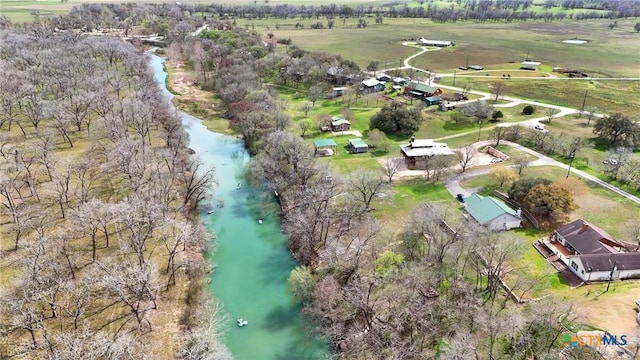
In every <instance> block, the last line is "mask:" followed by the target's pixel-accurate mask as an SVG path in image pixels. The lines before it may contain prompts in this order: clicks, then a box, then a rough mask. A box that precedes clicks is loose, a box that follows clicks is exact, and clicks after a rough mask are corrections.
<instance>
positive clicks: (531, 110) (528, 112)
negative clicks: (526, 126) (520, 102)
mask: <svg viewBox="0 0 640 360" xmlns="http://www.w3.org/2000/svg"><path fill="white" fill-rule="evenodd" d="M535 111H536V109H535V108H534V107H533V106H531V105H527V106H525V107H524V109H522V114H523V115H531V114H533V113H534V112H535Z"/></svg>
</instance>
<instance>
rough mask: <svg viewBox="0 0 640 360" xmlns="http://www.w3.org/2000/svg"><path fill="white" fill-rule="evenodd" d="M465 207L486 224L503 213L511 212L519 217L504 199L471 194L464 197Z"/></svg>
mask: <svg viewBox="0 0 640 360" xmlns="http://www.w3.org/2000/svg"><path fill="white" fill-rule="evenodd" d="M464 202H465V208H466V210H467V212H469V214H471V216H473V218H474V219H476V220H477V221H478V222H479V223H480V224H482V225H484V224H486V223H488V222H489V221H491V220H493V219H495V218H497V217H498V216H500V215H502V214H510V215H513V216H515V217H519V216H518V214H517V212H516V211H515V210H513V209H512V208H510V207H509V206H508V205H507V204H505V203H504V202H503V201H502V200H499V199H496V198H493V197H490V196H487V197H485V196H482V195H479V194H477V193H474V194H471V195H470V196H469V197H466V198H465V199H464Z"/></svg>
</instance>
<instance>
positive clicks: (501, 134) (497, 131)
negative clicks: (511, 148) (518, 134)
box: [493, 125, 510, 147]
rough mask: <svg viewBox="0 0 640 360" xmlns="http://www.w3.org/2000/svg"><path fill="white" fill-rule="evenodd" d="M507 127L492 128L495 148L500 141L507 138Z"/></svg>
mask: <svg viewBox="0 0 640 360" xmlns="http://www.w3.org/2000/svg"><path fill="white" fill-rule="evenodd" d="M509 128H510V127H509V126H499V125H498V126H496V127H494V128H493V139H494V140H495V141H496V147H498V146H499V145H500V140H502V139H504V138H506V137H507V132H508V131H509Z"/></svg>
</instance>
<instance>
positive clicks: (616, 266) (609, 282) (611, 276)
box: [604, 262, 618, 292]
mask: <svg viewBox="0 0 640 360" xmlns="http://www.w3.org/2000/svg"><path fill="white" fill-rule="evenodd" d="M617 269H618V264H617V263H616V262H614V263H613V268H611V272H610V273H609V281H607V290H605V291H604V292H608V291H609V286H611V280H613V273H614V272H615V271H616V270H617Z"/></svg>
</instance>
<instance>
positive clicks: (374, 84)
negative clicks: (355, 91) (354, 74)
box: [362, 78, 384, 93]
mask: <svg viewBox="0 0 640 360" xmlns="http://www.w3.org/2000/svg"><path fill="white" fill-rule="evenodd" d="M362 86H363V90H364V92H365V93H373V92H378V91H382V90H384V83H383V82H382V81H379V80H378V79H375V78H370V79H367V80H363V81H362Z"/></svg>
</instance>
